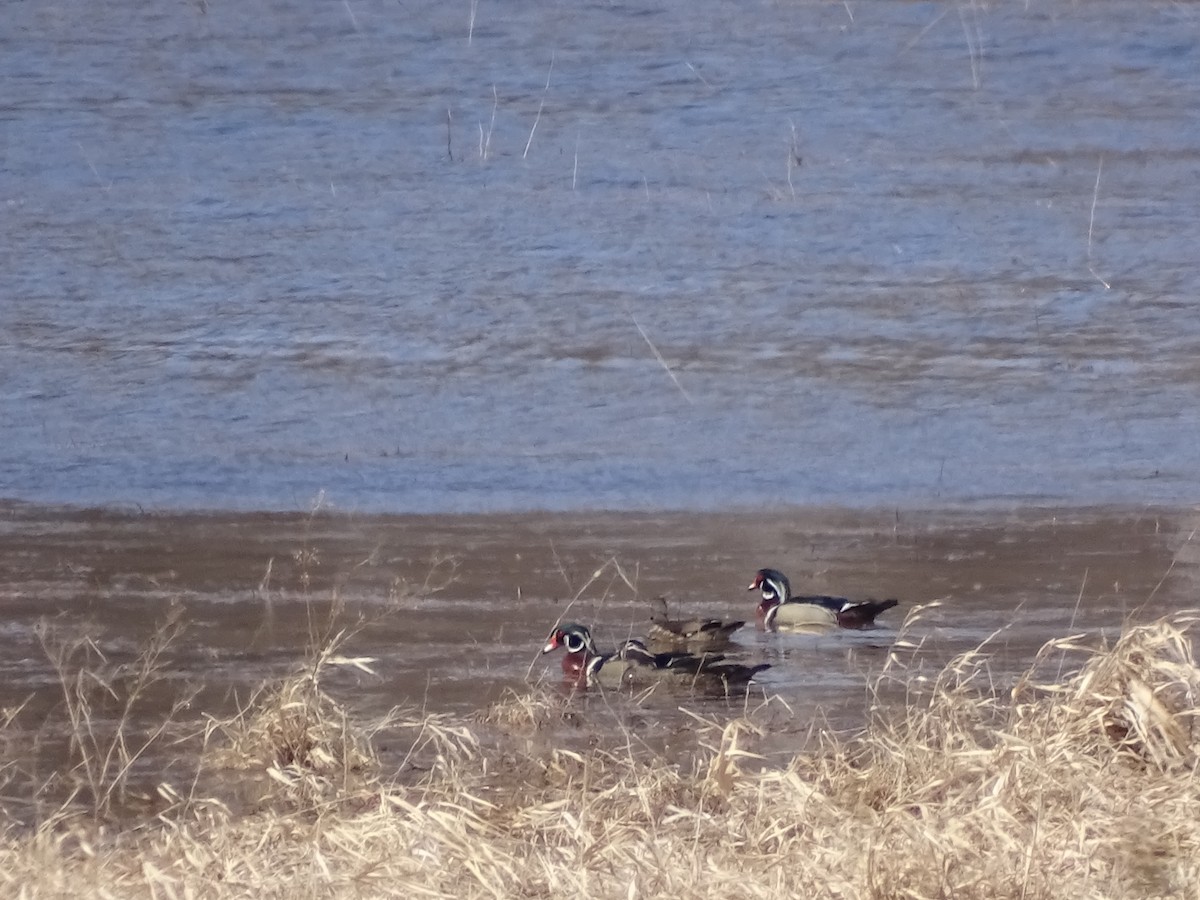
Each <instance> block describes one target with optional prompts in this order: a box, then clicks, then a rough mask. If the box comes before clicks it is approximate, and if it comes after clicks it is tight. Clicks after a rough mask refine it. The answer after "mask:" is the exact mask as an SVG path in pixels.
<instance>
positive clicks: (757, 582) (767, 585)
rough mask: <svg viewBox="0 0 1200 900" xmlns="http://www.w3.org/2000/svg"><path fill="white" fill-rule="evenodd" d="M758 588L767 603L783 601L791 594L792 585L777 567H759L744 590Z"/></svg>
mask: <svg viewBox="0 0 1200 900" xmlns="http://www.w3.org/2000/svg"><path fill="white" fill-rule="evenodd" d="M755 589H758V590H759V591H761V592H762V598H763V600H764V601H765V602H767V603H784V602H786V601H787V599H788V597H790V596H791V595H792V586H791V584H790V583H789V582H788V580H787V576H786V575H784V574H783V573H782V572H780V571H779V570H778V569H759V570H758V571H757V572H755V573H754V580H753V581H752V582H750V587H748V588H747V589H746V590H748V591H753V590H755Z"/></svg>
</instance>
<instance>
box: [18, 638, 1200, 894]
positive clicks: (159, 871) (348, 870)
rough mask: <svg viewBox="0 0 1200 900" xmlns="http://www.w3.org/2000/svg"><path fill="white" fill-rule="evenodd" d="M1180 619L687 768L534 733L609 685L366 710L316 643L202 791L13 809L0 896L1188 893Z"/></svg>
mask: <svg viewBox="0 0 1200 900" xmlns="http://www.w3.org/2000/svg"><path fill="white" fill-rule="evenodd" d="M1193 624H1194V623H1193V622H1192V621H1190V620H1182V619H1180V620H1174V621H1170V622H1167V621H1164V622H1160V623H1157V624H1154V625H1150V626H1144V627H1136V628H1130V629H1128V631H1127V633H1126V634H1125V635H1124V636H1123V637H1122V638H1121V639H1120V641H1119V642H1118V643H1117V644H1116V645H1115V646H1113V647H1109V648H1099V649H1097V648H1091V647H1088V646H1085V645H1084V644H1083V643H1082V642H1081V641H1079V640H1076V639H1066V640H1061V641H1054V642H1051V643H1049V644H1047V645H1046V646H1045V648H1044V649H1043V651H1042V653H1041V655H1040V656H1039V657H1038V659H1037V660H1036V661H1035V663H1034V664H1033V666H1031V668H1030V670H1029V671H1028V673H1027V674H1026V676H1025V677H1024V678H1022V679H1021V680H1020V681H1019V682H1018V683H1017V684H1016V686H1015V687H1014V688H1012V689H1009V690H1005V691H999V690H997V689H996V688H995V687H994V684H993V681H992V679H991V677H990V674H989V672H988V667H987V660H986V657H985V656H984V655H982V654H980V653H975V654H968V655H966V656H964V657H961V658H960V659H958V660H956V661H955V662H953V663H952V664H950V665H949V666H947V667H945V668H944V669H942V670H941V671H939V672H937V673H934V677H933V678H931V679H928V680H918V679H915V678H914V679H913V683H912V684H911V690H910V693H909V696H908V700H907V702H906V703H902V704H900V705H893V706H890V707H885V708H883V709H882V710H881V711H880V712H879V713H878V715H877V717H876V718H874V719H873V720H872V721H871V722H870V723H869V724H868V726H867V727H866V729H865V730H864V731H863V732H862V733H861V734H858V735H855V736H853V737H848V738H847V737H833V736H827V737H825V738H824V739H823V740H822V741H821V742H820V744H819V746H817V747H816V748H815V749H812V750H809V751H806V752H803V753H801V754H798V755H796V756H794V758H791V759H789V760H786V761H784V762H783V763H782V764H778V765H777V764H773V763H772V764H766V763H765V762H764V760H762V759H761V758H760V757H759V755H758V754H757V752H756V751H757V749H759V748H760V746H761V744H762V741H763V734H762V730H763V723H762V722H761V721H756V714H755V712H754V711H753V710H751V711H748V712H747V714H746V715H744V716H741V717H739V718H737V719H735V720H733V721H730V722H727V723H720V724H712V725H710V726H702V725H699V724H698V725H697V727H704V728H706V729H707V740H708V743H709V748H708V750H707V751H706V752H705V753H704V754H703V756H702V758H701V759H700V760H699V761H698V762H697V764H696V765H695V766H692V767H689V768H686V769H685V768H683V767H681V766H679V765H678V764H676V763H674V762H672V761H670V760H666V759H663V758H661V757H655V756H653V755H647V754H645V753H638V752H633V749H632V744H630V745H629V746H625V745H623V744H622V742H621V741H620V740H617V741H615V742H613V741H609V742H606V743H603V742H602V746H597V747H594V748H592V749H588V750H568V749H564V748H563V747H561V746H555V745H554V741H553V740H552V739H546V740H541V739H539V738H552V737H553V735H554V734H555V732H556V729H560V728H572V729H587V728H589V727H594V728H595V729H596V730H597V732H598V733H601V732H610V731H611V730H612V721H613V720H612V719H610V718H606V716H607V715H608V713H609V712H610V711H611V708H610V707H608V706H607V705H606V704H604V703H590V702H589V703H588V704H586V705H582V706H581V705H579V704H574V705H572V704H569V703H568V702H567V701H564V700H563V699H562V698H561V697H559V696H558V695H555V694H549V693H548V694H544V695H542V694H534V695H531V696H529V697H516V698H511V699H510V700H508V701H506V702H505V703H503V704H501V705H499V706H497V707H494V708H493V709H491V710H489V711H487V712H486V713H485V714H484V715H483V716H481V717H479V718H478V719H476V720H474V721H457V720H451V719H447V718H444V717H436V716H424V715H407V716H406V715H405V714H403V713H401V712H395V713H393V714H392V715H391V716H389V717H388V720H387V721H386V722H377V723H373V724H371V725H369V726H366V727H364V726H363V725H361V724H358V723H356V722H355V721H354V719H353V717H352V716H350V715H349V714H348V713H347V712H346V710H345V709H344V708H343V707H342V706H341V705H340V704H339V703H338V701H337V700H335V699H334V698H333V697H331V696H329V695H328V694H327V693H326V692H325V691H324V689H323V686H322V672H323V671H325V670H326V669H327V668H328V667H329V666H331V665H335V664H337V662H336V661H337V657H336V654H333V653H331V654H328V655H326V656H325V657H324V658H322V657H320V656H318V657H317V658H316V659H314V660H313V661H312V662H311V663H310V666H309V667H308V668H307V669H306V671H304V672H301V673H299V674H298V675H297V676H296V677H295V678H293V679H290V680H289V681H287V682H285V683H284V684H282V685H276V686H274V687H273V688H271V689H268V690H264V691H263V692H261V693H260V694H259V695H257V696H256V698H255V700H254V703H253V704H251V705H249V706H248V707H247V708H246V709H245V710H243V711H242V713H241V714H240V715H238V716H236V717H234V718H233V719H231V720H228V721H225V722H220V723H214V725H213V727H212V728H211V729H210V731H209V749H208V750H207V751H206V753H205V755H204V759H203V766H204V767H205V769H206V770H207V771H208V772H209V773H210V775H211V774H212V773H219V775H220V777H219V778H217V777H210V778H209V779H207V780H205V779H200V780H199V781H198V783H201V784H205V785H207V786H208V788H209V790H210V793H211V796H200V795H193V796H192V797H191V798H190V800H189V802H187V803H179V804H177V805H176V806H174V807H171V808H170V809H169V810H168V811H166V812H164V813H162V814H160V815H159V816H158V817H157V818H154V819H148V820H145V821H138V822H132V823H130V824H129V825H127V826H126V827H123V828H112V827H111V826H109V825H97V824H95V823H92V822H89V821H86V820H85V821H80V820H77V819H69V818H65V817H64V818H59V819H57V820H55V819H51V820H48V821H46V822H44V823H42V824H41V826H40V827H35V828H23V827H19V826H17V825H15V824H10V825H9V826H8V827H7V829H6V831H5V833H4V837H3V840H2V841H0V894H3V895H5V896H14V897H29V898H36V897H65V896H69V897H91V896H104V897H123V898H124V897H131V898H133V897H181V898H182V897H197V898H205V897H214V898H215V897H251V896H252V897H255V898H271V897H280V898H283V897H287V898H296V897H301V898H306V897H322V898H323V897H456V898H457V897H496V898H500V897H549V896H556V897H557V896H564V897H585V896H586V897H620V898H629V897H648V896H659V895H668V894H669V895H673V896H677V897H698V898H703V897H714V898H715V897H721V898H728V897H780V896H798V897H851V898H858V897H863V898H867V897H913V898H918V897H972V898H973V897H985V898H990V897H997V898H1010V897H1011V898H1038V897H1047V898H1048V897H1055V898H1058V897H1138V898H1144V897H1152V896H1162V897H1198V896H1200V782H1198V780H1197V771H1196V751H1197V738H1198V736H1200V735H1198V733H1197V727H1196V721H1195V716H1196V710H1197V692H1198V691H1200V668H1198V667H1197V665H1196V660H1195V656H1194V652H1193V647H1192V642H1191V636H1190V635H1191V629H1192V627H1193ZM1064 672H1065V673H1068V674H1066V675H1061V677H1060V673H1064ZM903 675H904V670H903V669H893V670H891V671H890V672H889V673H888V676H887V677H891V678H897V677H903ZM618 702H620V701H617V700H614V701H613V703H614V704H615V703H618ZM697 721H698V722H699V720H697ZM618 736H619V733H618ZM384 740H386V742H387V743H388V744H389V746H391V747H393V748H395V747H401V748H402V749H403V750H404V754H403V757H404V758H403V762H402V765H401V766H400V770H401V771H400V772H399V774H397V772H396V768H397V767H396V766H395V765H394V764H389V765H385V764H383V763H382V762H381V761H380V760H381V757H380V755H379V753H378V752H377V751H376V744H377V743H379V742H380V741H384ZM389 758H391V757H389ZM248 787H252V788H253V791H250V792H249V793H248V794H244V795H243V797H242V799H241V802H240V804H239V805H238V806H237V807H236V808H235V806H234V804H233V803H232V802H231V801H230V797H232V796H234V795H235V794H236V793H237V792H238V791H243V792H246V791H247V790H248Z"/></svg>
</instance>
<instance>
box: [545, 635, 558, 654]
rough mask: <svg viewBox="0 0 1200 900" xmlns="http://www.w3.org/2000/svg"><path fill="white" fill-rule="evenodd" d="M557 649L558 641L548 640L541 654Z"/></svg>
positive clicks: (555, 639)
mask: <svg viewBox="0 0 1200 900" xmlns="http://www.w3.org/2000/svg"><path fill="white" fill-rule="evenodd" d="M557 649H558V639H557V638H550V640H548V641H547V642H546V646H545V647H543V648H542V652H543V653H549V652H550V651H551V650H557Z"/></svg>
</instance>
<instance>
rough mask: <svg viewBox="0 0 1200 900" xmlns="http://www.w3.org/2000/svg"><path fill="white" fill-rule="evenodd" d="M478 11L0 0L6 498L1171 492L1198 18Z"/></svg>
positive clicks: (521, 502) (343, 500)
mask: <svg viewBox="0 0 1200 900" xmlns="http://www.w3.org/2000/svg"><path fill="white" fill-rule="evenodd" d="M472 9H476V8H475V7H474V6H470V8H469V5H468V4H465V3H464V4H461V5H460V4H385V3H379V2H364V0H350V2H348V3H344V4H336V3H331V4H319V5H316V6H314V5H313V4H306V3H298V2H295V0H280V2H276V3H272V4H257V3H195V4H175V5H171V6H169V7H162V8H161V9H158V8H156V9H149V8H147V7H146V6H145V4H135V3H130V2H128V0H117V2H114V3H105V4H94V3H82V2H78V0H68V2H66V3H57V4H53V5H49V6H48V5H45V4H15V5H13V6H12V8H11V9H8V10H6V14H5V20H6V23H5V24H6V27H5V28H4V29H3V31H2V32H0V80H2V81H3V84H4V87H5V90H4V96H3V98H2V99H0V119H3V129H2V133H3V135H4V137H3V141H2V142H0V148H2V149H0V153H2V155H0V203H2V204H3V215H0V296H2V297H3V301H2V302H0V384H2V385H3V390H2V391H0V421H3V422H4V423H5V430H4V440H3V441H2V442H0V496H9V497H18V498H23V499H29V500H37V501H50V502H71V503H131V504H142V505H144V506H147V507H156V508H193V509H196V508H202V509H212V508H238V509H285V510H286V509H293V510H294V509H306V508H307V507H308V505H309V503H310V501H311V499H312V497H313V496H314V495H316V494H317V492H318V491H320V490H325V491H326V492H327V494H326V497H327V500H328V501H329V502H331V503H333V504H334V505H335V506H337V507H338V508H340V509H345V510H359V511H366V510H377V511H393V512H395V511H400V512H404V511H469V510H497V509H539V508H549V509H580V508H603V507H609V508H642V509H645V508H671V507H675V508H683V509H721V508H725V507H728V506H731V505H738V506H742V507H751V506H755V505H758V504H763V503H768V502H769V503H778V502H779V501H784V502H788V503H798V504H811V503H831V504H837V505H842V506H851V507H867V508H878V507H882V506H893V505H895V506H901V507H905V508H914V507H918V506H928V505H946V504H951V505H953V504H961V503H964V502H967V503H976V504H988V505H991V506H993V507H1008V506H1010V505H1011V504H1013V503H1014V502H1023V501H1035V502H1038V503H1051V502H1067V503H1102V502H1113V501H1121V502H1131V503H1140V502H1148V503H1166V504H1175V503H1178V502H1180V501H1181V500H1183V501H1184V502H1187V501H1189V500H1192V499H1194V498H1195V497H1196V496H1197V487H1198V482H1197V478H1198V476H1197V473H1198V472H1200V449H1198V448H1200V418H1198V417H1196V416H1194V415H1192V414H1191V411H1192V409H1193V408H1194V406H1195V397H1196V393H1197V387H1198V382H1200V366H1198V365H1197V362H1196V360H1197V359H1200V352H1198V351H1200V318H1198V317H1196V316H1194V315H1192V314H1191V307H1192V305H1193V299H1194V297H1195V296H1196V295H1197V293H1198V288H1200V285H1198V283H1197V269H1196V266H1195V247H1196V244H1197V238H1198V236H1200V235H1198V234H1197V225H1196V221H1197V220H1196V216H1195V210H1196V209H1197V208H1198V207H1200V177H1198V175H1200V172H1198V171H1197V170H1198V168H1200V124H1198V122H1197V119H1196V116H1195V114H1194V112H1195V110H1194V102H1193V101H1194V97H1195V95H1196V87H1197V84H1196V79H1197V74H1196V73H1197V72H1200V59H1198V58H1197V54H1198V53H1200V50H1198V49H1197V48H1198V47H1200V41H1197V39H1196V38H1197V31H1198V23H1200V16H1198V15H1197V13H1196V11H1195V10H1194V9H1193V8H1191V7H1189V6H1187V5H1180V4H1171V5H1167V4H1163V5H1147V4H1135V3H1119V2H1104V0H1101V2H1094V3H1087V4H1074V3H1058V2H1049V3H1039V4H1032V5H1031V4H1019V3H1006V4H994V5H991V6H987V7H981V6H977V5H976V6H971V7H970V8H969V10H968V9H967V8H964V10H963V11H962V13H961V15H960V14H956V13H955V12H953V11H949V8H948V7H944V6H939V5H936V4H935V5H930V4H913V3H900V2H873V3H857V4H856V3H850V4H835V3H831V4H807V3H805V4H768V5H759V6H754V5H751V6H747V5H745V4H726V3H716V2H712V0H697V2H688V3H678V2H677V3H672V4H667V5H663V4H656V5H653V6H650V5H638V4H637V3H634V4H618V5H612V4H571V5H569V6H560V7H553V8H547V7H546V6H545V5H544V4H512V3H506V4H486V3H484V4H478V7H477V9H476V16H475V18H474V20H473V22H472V21H471V19H470V15H469V13H470V12H471V10H472ZM668 369H669V371H668Z"/></svg>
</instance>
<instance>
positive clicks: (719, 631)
mask: <svg viewBox="0 0 1200 900" xmlns="http://www.w3.org/2000/svg"><path fill="white" fill-rule="evenodd" d="M745 624H746V623H745V622H735V621H726V620H723V619H700V618H695V619H672V618H671V616H670V613H669V612H668V610H667V600H666V598H665V597H657V598H656V599H655V600H654V612H653V613H651V615H650V629H649V635H648V636H649V638H650V643H651V644H653V645H655V646H659V647H686V648H688V649H690V650H720V649H721V648H723V647H726V646H728V645H729V636H730V635H731V634H733V633H734V632H735V631H737V630H738V629H739V628H741V627H742V626H743V625H745Z"/></svg>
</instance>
